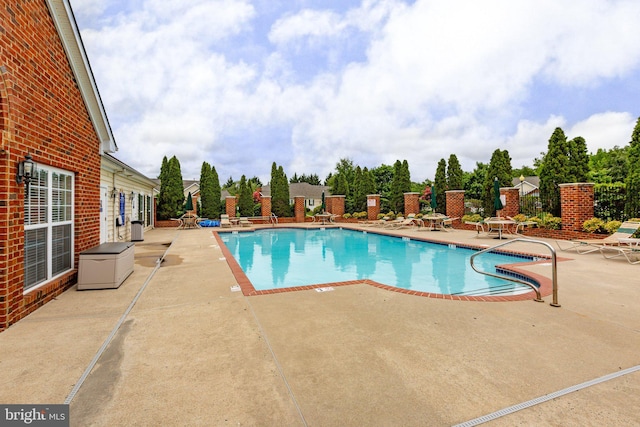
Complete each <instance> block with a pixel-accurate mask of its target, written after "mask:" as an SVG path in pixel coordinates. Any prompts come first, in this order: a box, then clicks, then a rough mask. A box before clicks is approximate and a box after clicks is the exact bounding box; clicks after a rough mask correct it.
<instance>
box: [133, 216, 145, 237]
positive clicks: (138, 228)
mask: <svg viewBox="0 0 640 427" xmlns="http://www.w3.org/2000/svg"><path fill="white" fill-rule="evenodd" d="M143 240H144V227H143V224H142V221H131V241H132V242H142V241H143Z"/></svg>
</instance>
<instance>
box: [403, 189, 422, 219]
mask: <svg viewBox="0 0 640 427" xmlns="http://www.w3.org/2000/svg"><path fill="white" fill-rule="evenodd" d="M419 198H420V193H404V216H405V217H407V216H409V214H417V213H418V212H420V202H419V201H418V200H419Z"/></svg>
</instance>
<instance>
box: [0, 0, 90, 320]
mask: <svg viewBox="0 0 640 427" xmlns="http://www.w3.org/2000/svg"><path fill="white" fill-rule="evenodd" d="M0 22H2V25H1V27H2V30H1V32H0V34H1V37H2V42H1V43H0V135H1V138H2V139H1V141H0V241H1V246H0V330H3V329H5V328H7V327H8V326H9V325H11V324H13V323H15V322H16V321H18V320H19V319H21V318H22V317H24V316H26V315H27V314H29V313H30V312H32V311H33V310H35V309H36V308H38V307H40V306H41V305H43V304H45V303H46V302H48V301H50V300H51V299H52V298H54V297H55V296H57V295H59V294H60V293H61V292H63V291H64V290H66V289H68V288H69V287H71V286H72V285H73V284H75V282H76V275H77V270H74V271H72V272H69V273H67V274H65V275H63V276H62V277H59V278H57V279H56V280H54V281H52V282H50V283H47V284H45V285H43V286H40V287H38V288H37V289H34V290H32V291H31V292H29V293H28V294H26V295H24V296H23V295H22V292H23V286H24V271H23V263H24V249H23V248H24V205H23V200H24V185H19V184H17V183H16V181H15V173H16V167H17V164H18V162H20V161H22V160H24V156H25V155H26V154H27V153H30V154H31V155H32V156H33V160H34V161H35V162H36V163H38V164H40V165H48V166H53V167H57V168H60V169H64V170H67V171H71V172H73V173H74V174H75V208H74V209H75V210H74V215H75V223H74V231H75V234H74V249H75V260H74V262H75V265H76V267H77V263H78V253H79V252H81V251H83V250H85V249H88V248H90V247H93V246H96V245H97V244H99V242H100V214H99V208H100V141H99V139H98V137H97V135H96V133H95V130H94V128H93V125H92V123H91V121H90V120H89V114H88V112H87V110H86V108H85V106H84V103H83V100H82V96H81V93H80V91H79V89H78V87H77V86H76V83H75V80H74V77H73V73H72V71H71V68H70V65H69V62H68V61H67V57H66V55H65V53H64V50H63V47H62V43H61V41H60V40H59V38H58V33H57V31H56V29H55V27H54V25H53V21H52V20H51V17H50V16H49V11H48V9H47V7H46V4H45V2H44V1H42V0H39V1H30V2H11V3H9V2H4V5H3V6H2V8H1V9H0Z"/></svg>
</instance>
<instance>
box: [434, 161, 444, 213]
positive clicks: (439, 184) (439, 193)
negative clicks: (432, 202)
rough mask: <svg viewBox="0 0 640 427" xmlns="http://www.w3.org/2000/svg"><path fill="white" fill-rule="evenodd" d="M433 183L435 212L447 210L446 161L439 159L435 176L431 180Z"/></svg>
mask: <svg viewBox="0 0 640 427" xmlns="http://www.w3.org/2000/svg"><path fill="white" fill-rule="evenodd" d="M433 185H435V187H436V203H437V204H438V206H436V212H440V213H446V212H447V195H446V193H445V192H446V191H447V161H446V160H445V159H440V161H439V162H438V167H437V168H436V176H435V179H434V180H433Z"/></svg>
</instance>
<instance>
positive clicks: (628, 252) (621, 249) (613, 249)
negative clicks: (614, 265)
mask: <svg viewBox="0 0 640 427" xmlns="http://www.w3.org/2000/svg"><path fill="white" fill-rule="evenodd" d="M618 242H619V246H610V245H603V246H600V248H599V250H600V253H601V254H602V256H603V257H605V258H606V259H611V258H617V257H619V256H623V257H624V258H625V259H626V260H627V261H628V262H629V264H638V263H640V239H632V238H628V239H624V238H623V239H619V240H618Z"/></svg>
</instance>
